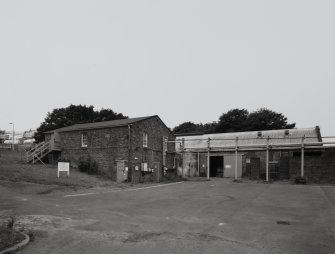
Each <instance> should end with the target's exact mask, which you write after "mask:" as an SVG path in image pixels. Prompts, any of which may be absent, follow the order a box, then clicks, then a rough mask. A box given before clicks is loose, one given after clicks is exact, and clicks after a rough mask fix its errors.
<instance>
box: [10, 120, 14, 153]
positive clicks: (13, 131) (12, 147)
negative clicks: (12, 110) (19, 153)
mask: <svg viewBox="0 0 335 254" xmlns="http://www.w3.org/2000/svg"><path fill="white" fill-rule="evenodd" d="M9 124H11V125H13V140H12V144H13V145H12V150H13V152H14V122H13V123H9Z"/></svg>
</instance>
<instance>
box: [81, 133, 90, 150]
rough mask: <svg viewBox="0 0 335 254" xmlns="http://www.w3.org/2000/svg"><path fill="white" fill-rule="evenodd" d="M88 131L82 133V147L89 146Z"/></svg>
mask: <svg viewBox="0 0 335 254" xmlns="http://www.w3.org/2000/svg"><path fill="white" fill-rule="evenodd" d="M87 143H88V142H87V132H83V133H82V134H81V147H87Z"/></svg>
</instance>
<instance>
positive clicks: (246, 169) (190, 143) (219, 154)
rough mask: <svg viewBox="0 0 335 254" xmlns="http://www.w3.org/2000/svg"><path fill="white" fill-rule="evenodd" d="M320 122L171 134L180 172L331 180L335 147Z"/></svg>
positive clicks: (190, 174)
mask: <svg viewBox="0 0 335 254" xmlns="http://www.w3.org/2000/svg"><path fill="white" fill-rule="evenodd" d="M322 141H323V140H322V137H321V133H320V128H319V127H314V128H300V129H288V130H268V131H252V132H235V133H217V134H203V135H180V136H177V139H176V143H175V144H176V151H177V153H178V154H179V163H178V172H179V174H181V175H183V176H186V177H187V176H188V177H192V176H208V177H233V178H241V177H245V178H250V179H264V180H271V179H272V180H285V179H292V178H296V177H304V178H306V179H308V180H309V181H312V182H335V150H334V148H331V147H330V146H324V145H323V142H322Z"/></svg>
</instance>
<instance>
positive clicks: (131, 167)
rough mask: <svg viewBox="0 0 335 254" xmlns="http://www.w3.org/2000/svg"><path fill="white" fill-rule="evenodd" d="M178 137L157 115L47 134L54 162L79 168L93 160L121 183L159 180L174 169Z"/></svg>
mask: <svg viewBox="0 0 335 254" xmlns="http://www.w3.org/2000/svg"><path fill="white" fill-rule="evenodd" d="M174 139H175V138H174V135H173V134H172V132H171V131H170V129H169V128H168V127H167V126H166V125H165V124H164V122H163V121H162V120H161V119H160V118H159V117H158V116H157V115H155V116H149V117H139V118H130V119H122V120H114V121H105V122H96V123H85V124H75V125H72V126H68V127H64V128H60V129H56V130H53V131H49V132H46V133H45V144H47V145H48V146H49V147H50V149H49V151H47V153H48V154H47V155H48V158H49V160H50V161H54V162H55V161H58V160H65V161H70V163H71V166H75V167H76V166H77V165H78V162H79V161H80V160H85V159H87V158H90V159H91V160H93V161H95V162H96V163H97V164H98V170H99V171H100V172H102V173H104V174H106V175H108V176H110V177H111V178H112V180H114V181H117V182H121V181H124V180H132V181H133V182H136V181H140V180H141V179H142V180H143V179H145V180H148V181H159V180H160V179H161V178H162V176H163V174H164V170H166V169H167V168H172V167H173V166H174V152H175V147H174V144H173V143H168V142H163V141H164V140H165V141H167V140H170V141H173V140H174Z"/></svg>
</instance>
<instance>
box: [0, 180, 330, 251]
mask: <svg viewBox="0 0 335 254" xmlns="http://www.w3.org/2000/svg"><path fill="white" fill-rule="evenodd" d="M153 186H155V185H153ZM78 194H80V195H78ZM13 214H15V215H17V219H18V222H17V224H18V226H20V225H22V226H25V228H27V229H29V228H31V229H32V230H33V232H34V234H35V241H34V242H32V243H31V244H29V245H28V246H27V247H26V248H25V249H23V250H22V251H20V253H27V254H28V253H34V254H38V253H43V254H44V253H48V254H52V253H62V254H63V253H160V254H163V253H335V186H310V185H291V184H284V183H274V184H262V183H260V184H257V183H253V182H251V183H232V182H231V180H221V179H220V180H219V179H218V180H212V181H209V182H183V183H177V184H169V185H163V186H159V187H152V185H146V186H141V185H140V186H136V187H130V186H129V187H128V188H116V187H115V188H100V189H90V190H81V191H79V192H78V191H77V192H76V191H73V190H69V191H68V190H66V189H65V190H64V189H61V190H54V191H48V187H47V186H43V185H35V184H23V183H8V182H7V183H4V182H1V183H0V215H1V216H2V218H4V216H9V215H13Z"/></svg>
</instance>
